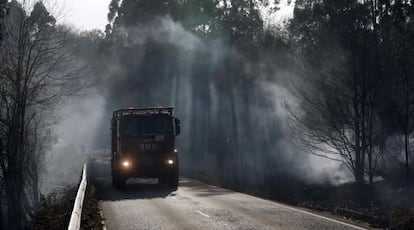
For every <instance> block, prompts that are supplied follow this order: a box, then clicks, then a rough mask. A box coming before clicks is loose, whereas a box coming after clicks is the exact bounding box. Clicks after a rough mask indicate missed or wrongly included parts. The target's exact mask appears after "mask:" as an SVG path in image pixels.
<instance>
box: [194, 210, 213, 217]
mask: <svg viewBox="0 0 414 230" xmlns="http://www.w3.org/2000/svg"><path fill="white" fill-rule="evenodd" d="M196 212H197V213H198V214H200V215H202V216H204V217H205V218H210V216H209V215H207V214H205V213H204V212H202V211H200V210H197V211H196Z"/></svg>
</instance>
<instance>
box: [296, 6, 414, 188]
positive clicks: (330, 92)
mask: <svg viewBox="0 0 414 230" xmlns="http://www.w3.org/2000/svg"><path fill="white" fill-rule="evenodd" d="M410 4H412V3H410V2H408V1H406V2H404V3H403V2H401V1H396V2H394V1H374V0H372V1H329V0H326V1H317V2H315V1H308V0H301V1H297V2H296V5H295V12H294V18H293V19H292V20H291V22H290V25H289V30H290V32H291V39H292V41H291V42H292V43H293V44H294V49H295V52H296V53H297V54H299V55H300V57H302V61H301V62H300V65H299V66H302V68H301V70H300V73H299V75H300V76H302V77H301V78H300V79H301V80H300V83H299V84H296V87H295V89H294V92H295V93H296V95H297V96H298V97H299V98H300V99H301V100H302V104H301V106H300V108H299V109H298V111H294V110H292V121H293V122H292V128H293V130H294V134H295V136H296V137H298V139H299V140H300V141H301V142H302V144H304V145H306V148H307V150H308V151H310V152H313V153H315V154H317V155H321V156H325V157H330V158H333V159H336V160H340V161H342V162H343V163H344V164H345V165H346V166H347V167H348V168H349V169H350V170H351V171H352V172H353V174H354V177H355V180H356V182H357V183H360V184H363V183H365V176H367V177H368V178H369V181H370V183H373V178H374V175H376V170H377V165H378V163H379V162H380V159H381V158H382V157H383V155H384V154H385V153H386V152H387V151H389V150H390V148H389V145H388V144H389V140H390V139H391V137H392V136H393V135H398V136H400V135H403V137H404V143H405V151H404V153H403V155H405V165H406V169H407V177H409V175H410V173H409V171H410V170H409V155H410V153H409V152H410V151H409V149H410V147H409V136H410V134H411V133H412V128H413V123H412V121H411V117H412V115H413V114H414V110H413V107H412V105H413V102H414V101H413V99H414V97H413V96H412V94H411V92H412V90H411V88H412V83H413V82H414V76H413V71H412V70H407V69H406V68H405V70H406V71H405V72H401V70H404V68H401V67H399V65H405V64H404V63H406V62H409V61H410V60H412V58H410V56H409V55H405V56H404V57H405V58H404V60H401V59H400V55H399V54H397V53H399V51H398V50H399V48H401V49H403V50H412V45H411V44H409V43H406V42H405V39H406V37H411V36H412V35H413V31H412V30H411V29H410V28H411V26H410V24H411V21H412V20H411V19H410V18H412V14H411V13H409V10H408V9H409V8H411V7H410V6H411V5H410ZM402 9H404V10H402ZM400 10H402V11H400ZM402 12H404V13H402ZM397 28H398V29H397ZM397 37H398V38H397ZM400 38H402V39H400ZM396 43H397V44H399V45H398V47H399V48H397V47H395V46H394V44H396ZM402 47H404V48H402ZM409 52H410V53H412V51H409ZM390 108H393V111H395V112H391V114H392V113H396V114H399V115H390V114H386V113H384V111H390ZM395 118H397V119H395ZM395 122H397V123H398V125H395V126H394V127H392V128H391V127H390V125H389V124H396V123H395ZM395 127H399V128H397V129H396V128H395ZM397 155H402V153H401V152H399V153H397Z"/></svg>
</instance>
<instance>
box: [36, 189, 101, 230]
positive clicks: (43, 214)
mask: <svg viewBox="0 0 414 230" xmlns="http://www.w3.org/2000/svg"><path fill="white" fill-rule="evenodd" d="M77 190H78V187H69V188H66V189H63V190H62V189H59V190H58V191H55V192H52V193H50V194H49V195H48V196H47V197H43V198H42V199H41V203H40V207H39V209H38V210H37V212H36V213H35V215H34V216H33V218H32V223H31V227H30V229H39V230H41V229H56V230H59V229H62V230H65V229H68V225H69V221H70V217H71V214H72V210H73V204H74V203H75V197H76V193H77ZM100 213H101V212H100V209H99V203H98V200H97V198H96V190H95V187H94V186H93V185H88V186H87V188H86V192H85V198H84V201H83V208H82V218H81V229H85V230H86V229H91V230H92V229H93V230H101V229H102V228H103V225H102V217H101V214H100Z"/></svg>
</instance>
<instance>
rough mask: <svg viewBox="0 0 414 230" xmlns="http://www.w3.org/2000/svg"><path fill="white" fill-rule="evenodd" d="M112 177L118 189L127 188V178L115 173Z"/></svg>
mask: <svg viewBox="0 0 414 230" xmlns="http://www.w3.org/2000/svg"><path fill="white" fill-rule="evenodd" d="M112 178H113V180H114V186H115V188H116V189H117V190H121V189H123V188H125V182H126V179H125V178H123V177H121V176H119V175H116V174H115V175H113V176H112Z"/></svg>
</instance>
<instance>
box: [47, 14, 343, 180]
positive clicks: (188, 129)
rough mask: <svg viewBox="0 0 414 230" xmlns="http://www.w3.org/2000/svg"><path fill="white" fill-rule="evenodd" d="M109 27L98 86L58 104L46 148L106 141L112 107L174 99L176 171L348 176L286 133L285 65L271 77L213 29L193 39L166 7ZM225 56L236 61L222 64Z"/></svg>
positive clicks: (224, 175) (80, 150) (219, 175)
mask: <svg viewBox="0 0 414 230" xmlns="http://www.w3.org/2000/svg"><path fill="white" fill-rule="evenodd" d="M117 35H120V36H119V37H117V38H116V39H121V40H122V42H118V43H117V44H118V45H117V46H115V47H112V48H111V50H110V51H109V52H107V54H108V55H107V56H106V58H105V59H104V60H103V61H101V62H102V64H101V66H100V67H99V68H100V71H97V72H99V73H97V74H98V75H99V76H98V78H99V79H100V81H99V82H100V84H99V85H98V86H97V89H98V90H97V93H96V94H95V95H93V96H89V97H87V98H82V100H79V99H75V103H69V104H68V105H67V106H66V107H65V108H64V110H63V113H62V120H61V122H60V124H59V126H58V127H57V129H56V133H57V134H58V136H59V141H58V143H57V144H56V145H55V146H54V150H53V151H52V152H53V154H54V155H61V156H63V157H67V156H66V154H67V149H66V150H65V151H62V146H66V147H65V148H68V146H72V147H70V148H71V150H72V151H73V152H75V153H77V154H79V155H82V154H84V153H85V152H87V151H88V150H93V149H102V148H106V149H109V148H110V139H109V130H110V129H109V124H110V123H109V122H110V117H111V114H112V111H114V110H116V109H119V108H127V107H131V106H132V107H147V106H174V107H175V115H176V116H177V117H179V118H180V119H181V124H182V134H181V135H180V136H179V137H178V138H177V149H178V150H179V154H180V167H181V170H182V173H186V174H187V175H188V174H191V175H194V174H196V175H203V176H207V177H211V178H216V179H219V180H221V181H223V182H225V183H228V184H242V185H245V186H254V185H263V184H266V183H268V182H269V180H277V178H278V177H283V176H288V177H294V178H297V179H298V180H303V181H307V182H309V183H326V182H329V183H340V182H344V181H346V180H348V178H349V175H347V174H346V173H344V171H345V170H343V169H341V165H339V164H338V163H336V162H332V161H329V160H326V159H321V158H318V157H316V156H312V155H309V154H307V153H303V152H301V151H300V150H299V149H297V148H296V147H295V146H294V144H293V143H292V141H291V138H290V136H289V131H288V127H287V117H288V113H287V111H286V108H285V106H284V105H285V103H286V102H288V103H289V104H298V103H296V102H295V98H294V97H293V96H292V95H291V94H290V93H289V91H288V90H287V89H286V88H285V87H284V86H283V82H284V81H287V80H288V79H286V78H289V77H292V76H293V75H292V74H286V72H285V71H278V70H277V69H276V70H273V71H272V73H273V74H274V75H275V76H271V77H270V78H269V77H266V76H260V75H259V76H257V74H261V72H260V71H259V70H258V69H259V68H258V67H257V65H256V64H255V63H248V62H246V61H245V60H246V58H245V57H244V56H243V54H241V52H239V50H237V49H235V48H234V47H231V46H229V45H227V44H226V42H225V41H224V40H221V39H214V40H207V41H206V40H201V39H199V38H198V37H197V36H196V35H194V33H193V32H190V31H187V30H186V29H184V28H183V27H182V26H181V25H180V24H179V23H177V22H174V21H173V20H172V19H171V18H169V17H162V18H158V19H156V20H154V21H152V22H151V23H147V24H141V25H139V26H137V27H134V28H122V29H120V31H119V33H117ZM234 60H237V61H239V60H244V65H243V66H234V65H233V66H232V67H231V68H232V69H230V70H229V65H232V64H233V62H234ZM263 63H272V61H269V60H265V61H263ZM267 65H268V64H267ZM232 72H240V73H242V74H241V75H240V76H245V77H240V76H239V77H235V76H232V75H231V73H232ZM246 76H247V77H246ZM256 79H258V80H256ZM266 79H274V80H266ZM82 146H83V147H82ZM59 151H60V152H59ZM72 156H73V157H74V158H78V155H76V154H72Z"/></svg>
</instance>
